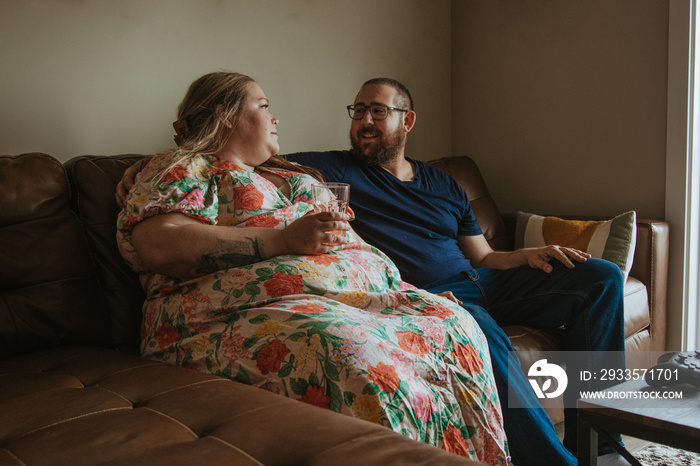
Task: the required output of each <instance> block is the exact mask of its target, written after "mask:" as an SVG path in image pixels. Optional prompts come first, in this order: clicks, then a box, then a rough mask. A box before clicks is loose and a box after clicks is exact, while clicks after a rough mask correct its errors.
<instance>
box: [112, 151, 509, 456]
mask: <svg viewBox="0 0 700 466" xmlns="http://www.w3.org/2000/svg"><path fill="white" fill-rule="evenodd" d="M171 157H172V154H164V155H159V156H156V157H154V158H153V159H152V160H151V161H150V162H149V164H148V166H147V167H146V168H145V169H144V170H143V171H142V172H141V174H139V176H138V178H137V185H136V186H135V187H134V189H132V191H131V193H130V196H129V198H128V201H127V205H126V206H125V208H124V210H123V211H122V212H121V213H120V216H119V219H118V234H117V235H118V241H119V247H120V251H121V253H122V255H123V257H124V258H125V260H126V261H127V262H128V263H129V265H130V266H131V267H132V268H133V269H134V270H136V271H137V272H139V273H140V276H141V280H142V284H143V286H144V288H145V289H146V293H147V299H146V301H145V303H144V307H143V324H142V330H141V340H142V343H141V352H142V354H143V355H144V356H146V357H149V358H154V359H159V360H163V361H166V362H169V363H171V364H175V365H180V366H185V367H189V368H192V369H196V370H199V371H203V372H208V373H212V374H217V375H221V376H224V377H229V378H231V379H234V380H237V381H239V382H243V383H246V384H251V385H254V386H256V387H260V388H263V389H266V390H269V391H272V392H275V393H279V394H282V395H284V396H287V397H290V398H293V399H296V400H300V401H302V402H306V403H310V404H313V405H316V406H320V407H323V408H327V409H330V410H333V411H336V412H339V413H343V414H347V415H350V416H354V417H357V418H361V419H365V420H367V421H370V422H375V423H379V424H382V425H384V426H386V427H388V428H390V429H393V430H394V431H396V432H399V433H401V434H404V435H406V436H408V437H410V438H413V439H415V440H420V441H423V442H427V443H429V444H432V445H434V446H437V447H439V448H443V449H446V450H448V451H451V452H454V453H457V454H460V455H464V456H467V457H470V458H472V459H476V460H480V461H484V462H487V463H488V464H506V462H507V459H508V448H507V445H506V439H505V433H504V431H503V428H502V417H501V410H500V402H499V399H498V395H497V392H496V387H495V383H494V380H493V375H492V369H491V365H490V358H489V353H488V347H487V343H486V340H485V338H484V336H483V334H482V333H481V331H480V329H479V327H478V326H477V324H476V323H475V321H474V320H473V319H472V317H471V316H470V315H469V314H468V313H467V312H465V311H464V310H463V309H462V308H461V307H459V306H457V305H456V304H453V303H452V302H450V301H449V300H447V299H445V298H442V297H439V296H435V295H432V294H429V293H427V292H425V291H423V290H419V289H415V287H413V286H411V285H409V284H407V283H404V282H402V281H401V278H400V275H399V272H398V270H397V269H396V267H395V266H394V264H393V263H392V262H391V260H390V259H389V258H388V257H386V256H385V255H384V254H383V253H382V252H381V251H379V250H378V249H376V248H374V247H372V246H370V245H368V244H366V243H363V242H361V241H359V240H358V239H357V238H356V237H355V236H354V235H353V238H354V239H355V240H354V241H353V242H351V243H349V244H347V245H345V246H343V247H342V248H339V249H336V250H334V251H332V252H330V253H327V254H323V255H312V256H299V255H285V256H278V257H275V258H272V259H268V260H264V261H262V262H258V263H254V264H251V265H247V266H243V267H235V268H230V269H226V270H221V271H218V272H216V273H212V274H210V275H205V276H202V277H198V278H195V279H191V280H181V279H177V278H173V277H168V276H164V275H160V274H156V273H153V272H151V271H149V270H148V268H147V267H146V266H145V265H144V263H143V262H142V261H141V259H140V258H139V255H138V254H137V253H136V252H135V251H134V248H133V247H132V245H131V242H130V238H131V230H132V228H133V227H134V225H135V224H137V223H138V222H139V221H141V220H143V219H145V218H147V217H150V216H152V215H157V214H161V213H170V212H178V213H182V214H185V215H188V216H190V217H192V218H195V219H197V220H199V221H200V222H202V223H204V224H209V225H219V226H225V227H235V228H245V227H250V226H258V227H260V226H263V227H268V228H284V227H285V226H287V225H288V224H289V223H291V222H293V221H294V220H295V219H297V218H299V217H301V216H303V215H304V214H306V213H307V212H308V211H310V210H312V209H313V207H312V205H311V198H310V197H311V194H310V193H311V189H310V188H311V185H312V184H313V183H314V182H315V180H314V179H313V178H311V177H310V176H308V175H304V174H300V173H296V172H289V171H281V170H276V169H271V168H268V169H266V170H268V171H271V172H274V173H275V174H277V175H278V176H280V177H282V178H283V179H284V180H286V182H287V183H288V184H289V186H290V188H291V196H290V197H289V198H287V197H286V196H285V195H284V194H282V193H281V192H280V190H279V189H278V188H277V187H276V186H275V185H274V184H273V183H272V182H270V181H269V180H267V179H266V178H264V177H263V176H261V175H259V174H257V173H255V172H249V171H246V170H244V169H241V168H239V167H238V166H236V165H234V164H232V163H229V162H226V161H223V160H219V159H217V158H215V157H204V156H199V157H195V158H193V159H190V160H189V161H187V162H184V163H181V164H178V165H176V166H171V162H170V160H171ZM261 168H262V167H261ZM159 178H160V179H159ZM351 195H352V193H351ZM349 234H351V235H352V233H349Z"/></svg>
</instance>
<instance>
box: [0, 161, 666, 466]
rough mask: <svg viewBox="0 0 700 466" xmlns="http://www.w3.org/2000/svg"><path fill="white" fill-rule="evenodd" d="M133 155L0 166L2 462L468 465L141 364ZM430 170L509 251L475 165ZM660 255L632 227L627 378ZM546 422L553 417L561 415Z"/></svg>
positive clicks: (662, 317)
mask: <svg viewBox="0 0 700 466" xmlns="http://www.w3.org/2000/svg"><path fill="white" fill-rule="evenodd" d="M140 157H141V156H139V155H123V156H113V157H101V156H84V157H76V158H74V159H72V160H70V161H68V162H67V163H66V164H65V166H62V165H61V164H60V163H59V162H57V161H56V160H55V159H53V158H51V157H50V156H47V155H43V154H25V155H21V156H16V157H10V156H0V187H1V189H0V264H2V267H0V274H1V275H0V394H1V395H2V396H0V465H5V464H7V465H20V464H25V465H36V464H48V463H51V464H71V465H79V464H90V465H94V464H192V463H208V464H251V465H252V464H270V465H274V464H294V465H299V464H474V463H472V462H469V461H467V460H465V459H463V458H460V457H457V456H455V455H452V454H449V453H447V452H444V451H442V450H438V449H436V448H433V447H431V446H428V445H425V444H422V443H419V442H415V441H413V440H410V439H407V438H405V437H403V436H401V435H398V434H395V433H394V432H391V431H389V430H388V429H385V428H383V427H380V426H378V425H373V424H370V423H368V422H364V421H360V420H356V419H352V418H349V417H346V416H341V415H338V414H336V413H332V412H329V411H326V410H322V409H319V408H316V407H313V406H309V405H306V404H304V403H301V402H298V401H292V400H289V399H287V398H284V397H282V396H279V395H274V394H272V393H268V392H265V391H264V390H261V389H257V388H253V387H250V386H246V385H243V384H240V383H237V382H233V381H230V380H226V379H222V378H219V377H214V376H210V375H205V374H200V373H198V372H195V371H192V370H189V369H183V368H179V367H173V366H169V365H166V364H162V363H159V362H156V361H150V360H146V359H143V358H139V357H138V356H137V351H138V341H139V329H140V322H141V317H140V315H141V303H142V302H143V299H144V296H143V292H142V290H141V287H140V285H139V282H138V279H137V277H136V276H135V275H134V274H133V272H132V271H131V270H130V269H129V268H128V267H127V266H126V265H125V264H124V262H123V261H122V259H121V257H120V256H119V253H118V252H117V248H116V238H115V223H116V216H117V211H118V208H117V205H116V203H115V201H114V191H115V186H116V183H117V182H118V180H119V179H120V178H121V176H122V173H123V172H124V170H125V169H126V168H127V167H128V166H129V165H131V164H132V163H134V162H135V161H137V160H139V159H140ZM432 163H434V164H435V165H436V166H437V167H439V168H442V169H444V170H446V171H448V172H449V173H451V174H452V175H453V176H454V177H455V178H456V179H457V181H458V182H459V183H460V184H461V185H462V186H463V187H464V188H465V190H466V191H467V194H468V195H469V198H470V200H471V201H472V203H473V207H474V210H475V213H476V215H477V218H478V219H479V223H480V225H481V227H482V229H483V231H484V233H485V235H486V237H487V239H488V240H489V241H490V243H491V245H492V246H493V247H494V248H495V249H509V248H511V245H512V239H511V236H510V235H509V228H508V225H509V224H510V225H511V226H512V223H513V222H512V218H510V217H505V219H504V217H503V216H502V215H501V214H500V213H499V211H498V209H497V208H496V206H495V204H494V202H493V200H492V199H491V196H490V195H489V193H488V190H487V189H486V185H485V183H484V181H483V179H482V177H481V175H480V173H479V170H478V168H477V167H476V165H475V164H474V162H473V161H472V160H471V159H469V158H467V157H454V158H447V159H440V160H436V161H433V162H432ZM511 230H512V229H511ZM667 251H668V225H666V224H665V223H664V222H657V221H649V220H639V221H638V237H637V249H636V253H635V259H634V266H633V268H632V273H631V278H630V280H629V281H628V283H627V285H626V298H625V313H626V325H625V333H626V336H627V349H628V350H629V351H628V364H633V365H634V364H641V365H640V366H634V367H648V365H650V363H649V362H648V361H641V362H640V361H636V360H635V358H634V353H635V352H637V353H639V350H649V349H663V348H664V347H665V321H666V277H667V254H668V252H667ZM506 332H507V333H508V335H509V336H510V337H511V340H512V341H513V344H514V346H515V348H516V349H517V350H519V351H520V352H521V353H520V354H521V359H522V354H523V352H529V353H531V354H532V355H533V356H532V357H533V358H535V357H537V351H543V350H556V349H558V348H560V346H559V345H560V342H561V335H559V334H557V332H545V331H542V330H539V329H532V328H526V327H508V328H506ZM640 354H641V353H640ZM535 360H536V359H532V361H531V362H534V361H535ZM526 363H527V361H526V360H525V359H523V366H525V365H526ZM548 411H549V412H550V416H552V418H553V420H554V421H555V422H558V421H559V420H561V419H562V417H561V409H560V407H553V408H550V409H548Z"/></svg>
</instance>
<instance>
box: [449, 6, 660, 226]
mask: <svg viewBox="0 0 700 466" xmlns="http://www.w3.org/2000/svg"><path fill="white" fill-rule="evenodd" d="M451 19H452V50H453V60H452V84H453V87H452V89H453V92H452V99H453V100H452V101H453V106H452V141H453V145H452V146H453V152H454V153H455V154H466V155H470V156H471V157H473V158H474V159H476V160H477V162H478V164H479V166H480V168H481V169H482V171H483V174H484V176H485V178H486V180H487V182H488V183H489V187H490V189H491V192H492V195H493V196H494V198H495V199H496V202H497V204H498V205H499V207H500V208H501V209H502V210H504V211H511V212H512V211H515V210H526V211H531V212H537V213H552V214H565V213H569V214H578V215H613V214H616V213H621V212H624V211H627V210H636V211H637V212H638V214H639V215H641V216H647V217H652V218H661V219H663V218H664V200H665V164H666V94H667V84H666V83H667V69H668V63H667V60H668V51H667V49H668V2H666V1H639V0H615V1H609V0H586V1H561V0H539V1H526V2H523V1H520V0H499V1H488V2H487V1H454V2H452V15H451Z"/></svg>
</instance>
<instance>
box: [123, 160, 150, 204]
mask: <svg viewBox="0 0 700 466" xmlns="http://www.w3.org/2000/svg"><path fill="white" fill-rule="evenodd" d="M150 160H151V156H149V155H147V156H145V157H144V158H142V159H141V160H139V161H138V162H136V163H134V164H133V165H131V166H130V167H129V168H127V169H126V171H125V172H124V175H122V179H121V180H119V183H118V184H117V192H116V194H115V195H114V197H115V198H116V200H117V204H118V205H119V207H120V208H123V207H124V204H126V197H127V196H128V195H129V190H130V189H131V188H132V187H133V186H134V181H135V180H136V175H138V174H139V172H140V171H141V170H143V167H145V166H146V164H147V163H148V162H149V161H150Z"/></svg>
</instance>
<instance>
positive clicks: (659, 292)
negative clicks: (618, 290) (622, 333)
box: [503, 213, 669, 351]
mask: <svg viewBox="0 0 700 466" xmlns="http://www.w3.org/2000/svg"><path fill="white" fill-rule="evenodd" d="M503 217H504V223H505V226H506V230H507V231H508V234H509V237H510V238H513V234H514V231H515V214H510V213H509V214H504V216H503ZM559 217H560V218H564V219H579V220H600V218H595V219H594V218H588V217H575V216H559ZM668 248H669V225H668V223H666V222H664V221H661V220H651V219H644V218H637V241H636V245H635V250H634V261H633V263H632V269H631V270H630V276H631V277H634V278H636V279H637V280H639V281H640V282H642V283H643V284H644V286H645V287H646V288H647V293H648V296H649V317H650V319H651V329H650V333H651V339H652V340H651V345H652V347H651V349H652V350H654V351H663V350H665V349H666V319H667V316H666V312H667V304H666V299H667V293H668Z"/></svg>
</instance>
